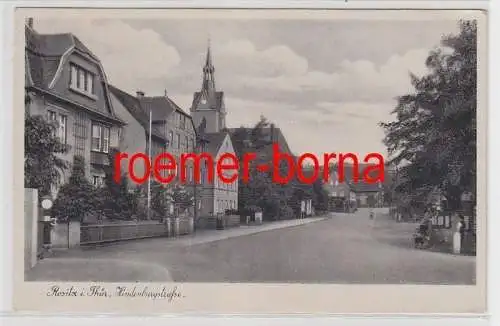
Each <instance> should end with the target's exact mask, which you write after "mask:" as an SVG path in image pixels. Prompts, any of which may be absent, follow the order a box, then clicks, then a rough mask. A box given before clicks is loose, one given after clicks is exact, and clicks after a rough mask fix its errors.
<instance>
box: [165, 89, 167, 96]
mask: <svg viewBox="0 0 500 326" xmlns="http://www.w3.org/2000/svg"><path fill="white" fill-rule="evenodd" d="M165 97H167V89H166V88H165Z"/></svg>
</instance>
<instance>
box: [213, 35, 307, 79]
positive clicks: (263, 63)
mask: <svg viewBox="0 0 500 326" xmlns="http://www.w3.org/2000/svg"><path fill="white" fill-rule="evenodd" d="M214 58H216V59H217V63H218V65H220V66H223V69H224V70H226V71H228V72H231V73H232V74H238V75H242V76H258V77H275V78H276V77H280V76H300V75H303V74H305V73H307V71H308V61H307V59H306V58H304V57H302V56H300V55H298V54H297V53H295V52H294V51H293V50H292V49H290V48H289V47H288V46H286V45H282V44H277V45H273V46H270V47H267V48H265V49H262V50H259V49H257V48H256V46H255V45H254V44H253V43H252V42H250V41H249V40H245V39H235V40H230V41H228V42H226V43H224V44H222V46H218V47H216V48H214Z"/></svg>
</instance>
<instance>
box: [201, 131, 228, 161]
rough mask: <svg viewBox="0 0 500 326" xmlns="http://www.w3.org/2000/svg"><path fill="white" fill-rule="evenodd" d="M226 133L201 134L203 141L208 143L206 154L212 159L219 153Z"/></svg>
mask: <svg viewBox="0 0 500 326" xmlns="http://www.w3.org/2000/svg"><path fill="white" fill-rule="evenodd" d="M226 135H227V133H225V132H214V133H205V134H203V136H204V139H205V140H206V141H208V143H207V144H206V150H205V151H206V152H207V153H210V154H212V155H213V156H214V157H215V155H217V153H218V152H219V149H220V147H221V146H222V143H223V142H224V139H225V138H226Z"/></svg>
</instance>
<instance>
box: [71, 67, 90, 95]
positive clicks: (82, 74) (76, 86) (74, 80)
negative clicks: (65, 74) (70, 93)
mask: <svg viewBox="0 0 500 326" xmlns="http://www.w3.org/2000/svg"><path fill="white" fill-rule="evenodd" d="M70 67H71V68H70V69H71V74H70V78H69V86H70V88H71V89H73V90H77V91H79V92H83V93H85V94H88V95H94V74H93V73H91V72H90V71H88V70H85V69H83V68H81V67H79V66H77V65H75V64H71V66H70Z"/></svg>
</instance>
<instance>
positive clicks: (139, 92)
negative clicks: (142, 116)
mask: <svg viewBox="0 0 500 326" xmlns="http://www.w3.org/2000/svg"><path fill="white" fill-rule="evenodd" d="M136 94H137V97H138V98H141V97H144V92H143V91H137V92H136Z"/></svg>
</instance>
